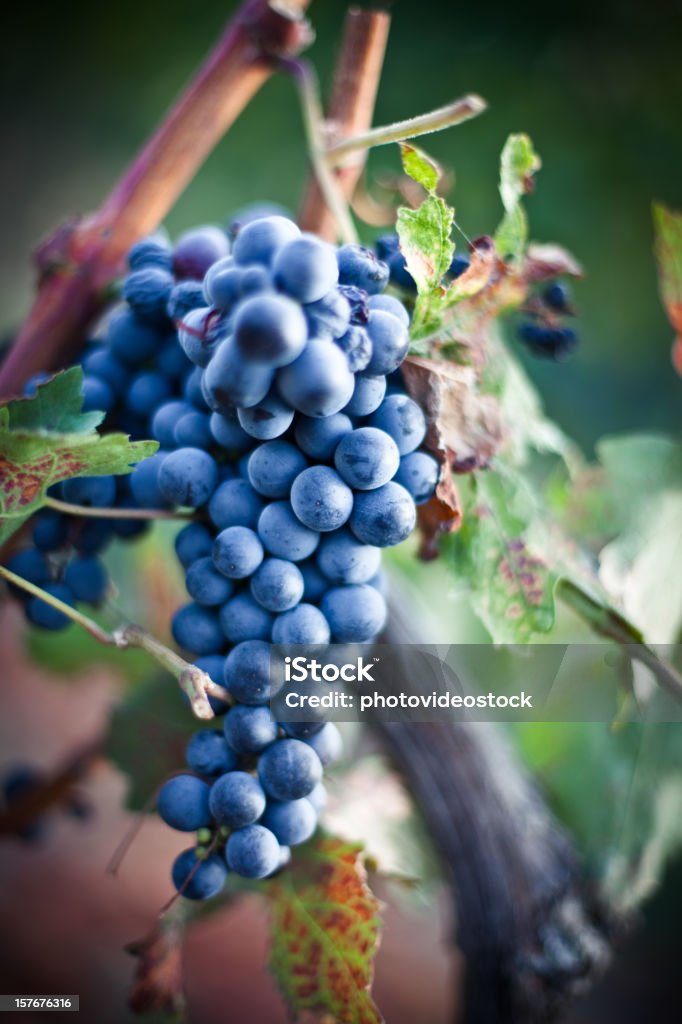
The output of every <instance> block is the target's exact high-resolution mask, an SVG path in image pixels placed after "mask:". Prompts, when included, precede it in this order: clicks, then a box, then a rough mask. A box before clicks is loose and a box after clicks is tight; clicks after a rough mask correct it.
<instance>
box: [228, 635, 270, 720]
mask: <svg viewBox="0 0 682 1024" xmlns="http://www.w3.org/2000/svg"><path fill="white" fill-rule="evenodd" d="M270 667H271V666H270V644H268V643H265V641H263V640H245V641H244V642H243V643H241V644H237V646H236V647H233V648H232V650H231V651H230V653H229V654H228V656H227V658H226V659H225V686H226V687H227V689H228V690H229V691H230V693H231V694H232V696H233V697H234V699H235V700H238V701H239V702H240V703H241V704H265V703H266V702H267V701H269V700H270V697H271V696H272V694H273V692H274V690H275V688H276V684H275V683H274V682H273V679H272V675H271V671H270Z"/></svg>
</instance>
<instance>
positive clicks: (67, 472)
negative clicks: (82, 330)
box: [0, 367, 158, 543]
mask: <svg viewBox="0 0 682 1024" xmlns="http://www.w3.org/2000/svg"><path fill="white" fill-rule="evenodd" d="M82 381H83V371H82V370H81V369H80V367H73V368H72V369H70V370H66V371H64V372H63V373H59V374H57V375H56V376H55V377H53V378H52V379H51V380H49V381H48V382H47V383H45V384H43V385H41V386H40V387H38V389H37V392H36V395H35V397H34V398H22V399H17V400H15V401H12V402H9V403H8V404H7V405H5V406H3V407H1V408H0V543H4V542H5V541H6V540H7V539H8V538H9V537H10V536H11V535H12V534H13V533H14V532H15V530H17V529H18V528H19V527H20V526H21V525H22V523H23V522H25V520H26V518H27V516H28V515H30V514H32V513H33V512H35V511H37V510H38V509H39V508H40V507H41V506H42V504H43V501H44V498H45V493H46V491H47V489H48V487H50V486H51V485H52V484H54V483H57V482H58V481H60V480H65V479H67V478H69V477H73V476H100V475H106V474H109V473H115V474H121V473H129V472H130V471H131V469H132V467H133V465H134V464H135V463H136V462H139V461H140V460H141V459H144V458H146V457H147V456H148V455H151V454H153V452H155V451H156V449H157V448H158V443H157V442H156V441H130V440H129V439H128V438H127V437H126V436H125V435H124V434H106V435H100V434H98V433H97V432H96V430H95V428H96V426H97V424H98V423H100V422H101V420H102V416H103V414H102V413H99V412H91V413H82V412H81V408H82V405H83V395H82V392H81V385H82Z"/></svg>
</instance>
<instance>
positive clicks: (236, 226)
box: [227, 200, 291, 239]
mask: <svg viewBox="0 0 682 1024" xmlns="http://www.w3.org/2000/svg"><path fill="white" fill-rule="evenodd" d="M266 217H283V218H284V219H285V220H290V219H291V218H290V217H289V211H288V210H287V209H286V207H284V206H282V205H281V204H280V203H272V202H269V201H267V200H264V201H258V202H255V203H248V204H247V205H246V206H243V207H242V208H241V209H240V210H237V212H236V213H235V214H233V215H232V217H231V219H230V223H229V225H228V229H227V233H228V236H229V237H230V238H232V239H234V238H236V237H237V235H238V234H239V232H240V231H241V230H242V228H244V227H245V226H246V225H247V224H250V223H251V221H253V220H263V219H264V218H266Z"/></svg>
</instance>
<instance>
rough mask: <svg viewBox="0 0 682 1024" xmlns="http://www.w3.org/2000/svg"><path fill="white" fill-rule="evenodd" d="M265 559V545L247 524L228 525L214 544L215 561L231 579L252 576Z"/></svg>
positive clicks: (219, 569) (219, 568)
mask: <svg viewBox="0 0 682 1024" xmlns="http://www.w3.org/2000/svg"><path fill="white" fill-rule="evenodd" d="M262 561H263V545H262V544H261V542H260V540H259V539H258V537H257V535H256V534H255V533H254V532H253V530H249V529H248V527H246V526H228V527H227V529H225V530H222V531H221V532H220V533H219V534H218V536H217V537H216V539H215V543H214V545H213V562H214V564H215V566H216V568H217V569H218V571H219V572H221V573H222V574H223V576H227V577H228V578H229V579H233V580H241V579H246V577H247V576H251V575H252V574H253V573H254V572H255V571H256V569H257V568H258V566H259V565H260V564H261V562H262Z"/></svg>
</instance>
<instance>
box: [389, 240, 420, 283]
mask: <svg viewBox="0 0 682 1024" xmlns="http://www.w3.org/2000/svg"><path fill="white" fill-rule="evenodd" d="M388 269H389V271H390V274H391V281H392V283H393V284H395V285H397V286H398V288H402V289H403V291H406V292H415V291H416V290H417V286H416V285H415V283H414V278H413V277H412V274H411V273H410V272H409V270H408V269H407V262H406V260H405V257H404V256H403V254H402V252H400V250H399V249H398V250H397V251H396V252H394V253H393V254H392V255H391V256H389V258H388Z"/></svg>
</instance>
